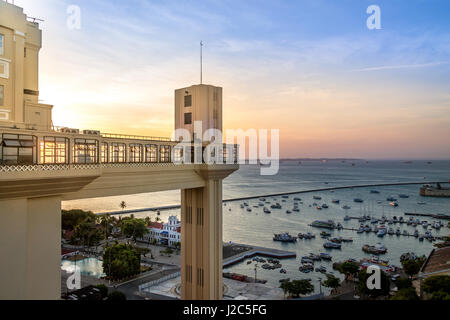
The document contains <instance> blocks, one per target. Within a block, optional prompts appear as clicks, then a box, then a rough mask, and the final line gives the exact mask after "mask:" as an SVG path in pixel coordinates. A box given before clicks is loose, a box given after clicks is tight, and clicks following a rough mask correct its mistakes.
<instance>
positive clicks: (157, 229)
mask: <svg viewBox="0 0 450 320" xmlns="http://www.w3.org/2000/svg"><path fill="white" fill-rule="evenodd" d="M143 240H144V241H145V242H153V241H156V242H157V243H158V244H161V245H165V246H169V247H175V246H177V244H179V243H181V221H180V220H178V218H177V217H176V216H170V217H169V221H168V222H167V223H160V222H152V224H151V225H150V226H149V227H148V233H147V234H146V235H145V236H144V237H143Z"/></svg>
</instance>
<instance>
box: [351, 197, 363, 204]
mask: <svg viewBox="0 0 450 320" xmlns="http://www.w3.org/2000/svg"><path fill="white" fill-rule="evenodd" d="M353 202H356V203H363V202H364V200H363V199H361V198H355V199H353Z"/></svg>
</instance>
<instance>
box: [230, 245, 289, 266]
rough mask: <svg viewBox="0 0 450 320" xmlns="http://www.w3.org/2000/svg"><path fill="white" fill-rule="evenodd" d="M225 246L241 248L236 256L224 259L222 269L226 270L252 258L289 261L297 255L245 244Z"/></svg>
mask: <svg viewBox="0 0 450 320" xmlns="http://www.w3.org/2000/svg"><path fill="white" fill-rule="evenodd" d="M225 246H234V247H236V248H242V249H243V251H242V252H241V253H238V254H236V255H233V256H231V257H229V258H226V259H224V260H223V267H224V268H227V267H230V266H232V265H234V264H236V263H240V262H242V261H244V260H247V259H249V258H253V257H255V256H260V257H266V258H274V259H279V260H282V259H290V258H296V257H297V253H295V252H292V251H285V250H278V249H272V248H264V247H257V246H251V245H246V244H238V243H233V244H224V247H225Z"/></svg>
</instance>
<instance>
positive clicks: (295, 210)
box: [292, 207, 300, 212]
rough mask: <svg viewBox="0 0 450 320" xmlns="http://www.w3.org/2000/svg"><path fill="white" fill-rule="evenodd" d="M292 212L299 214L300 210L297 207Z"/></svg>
mask: <svg viewBox="0 0 450 320" xmlns="http://www.w3.org/2000/svg"><path fill="white" fill-rule="evenodd" d="M292 211H294V212H300V209H299V208H298V207H295V208H294V209H292Z"/></svg>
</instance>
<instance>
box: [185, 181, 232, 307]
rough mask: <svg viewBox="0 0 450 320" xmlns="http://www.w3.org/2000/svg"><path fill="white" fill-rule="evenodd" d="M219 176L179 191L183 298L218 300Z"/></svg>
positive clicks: (219, 259) (219, 245)
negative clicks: (192, 187) (193, 187)
mask: <svg viewBox="0 0 450 320" xmlns="http://www.w3.org/2000/svg"><path fill="white" fill-rule="evenodd" d="M222 246H223V240H222V180H207V181H206V186H205V187H204V188H197V189H186V190H182V191H181V293H182V298H183V299H184V300H221V299H222V297H223V280H222V260H223V259H222Z"/></svg>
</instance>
